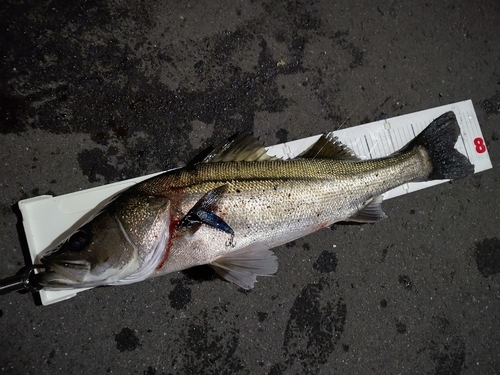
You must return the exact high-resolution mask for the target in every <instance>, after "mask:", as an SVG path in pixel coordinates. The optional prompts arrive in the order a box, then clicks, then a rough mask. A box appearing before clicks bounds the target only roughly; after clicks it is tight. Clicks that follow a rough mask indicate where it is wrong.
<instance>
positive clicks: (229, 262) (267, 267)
mask: <svg viewBox="0 0 500 375" xmlns="http://www.w3.org/2000/svg"><path fill="white" fill-rule="evenodd" d="M210 266H211V267H212V268H213V269H214V270H215V272H217V273H218V274H219V275H220V276H221V277H223V278H224V279H226V280H227V281H230V282H232V283H234V284H236V285H238V286H240V287H241V288H243V289H246V290H248V289H252V288H253V287H254V284H255V282H256V281H257V276H271V275H273V274H275V273H276V271H277V270H278V258H277V257H276V255H274V253H273V252H272V251H271V250H269V248H268V247H267V246H265V245H263V244H260V243H253V244H251V245H249V246H247V247H244V248H243V249H240V250H237V251H235V252H232V253H229V254H227V255H224V256H222V257H220V258H218V259H217V260H215V261H214V262H212V263H211V264H210Z"/></svg>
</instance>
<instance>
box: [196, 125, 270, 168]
mask: <svg viewBox="0 0 500 375" xmlns="http://www.w3.org/2000/svg"><path fill="white" fill-rule="evenodd" d="M205 153H206V151H205ZM268 160H278V158H277V157H275V156H269V155H267V150H266V148H265V147H264V146H262V145H261V143H260V142H259V140H258V139H257V138H255V137H254V136H253V135H252V134H250V133H247V132H244V133H241V134H235V135H233V136H232V137H231V138H229V139H228V140H227V141H226V142H224V143H221V144H220V145H219V146H217V147H216V148H214V149H213V150H209V152H208V153H207V154H206V155H203V158H201V157H199V156H198V157H195V159H193V160H192V161H191V162H190V163H189V165H193V164H197V163H220V162H228V161H256V162H259V161H268Z"/></svg>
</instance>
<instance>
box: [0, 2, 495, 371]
mask: <svg viewBox="0 0 500 375" xmlns="http://www.w3.org/2000/svg"><path fill="white" fill-rule="evenodd" d="M0 14H1V22H0V25H1V26H0V28H1V29H2V31H1V35H2V36H3V37H2V39H1V41H0V46H1V51H2V64H1V66H0V72H1V80H0V87H1V90H0V163H1V164H0V223H1V224H0V226H1V231H0V257H1V258H0V259H1V262H0V277H6V276H10V275H12V274H14V273H15V272H16V271H17V270H18V269H19V268H20V267H21V266H22V265H24V258H23V253H22V246H21V241H20V239H19V237H18V232H17V229H16V223H17V217H16V215H15V213H14V211H13V209H12V207H13V205H15V204H16V202H18V201H19V200H21V199H25V198H28V197H34V196H37V195H41V194H52V195H60V194H65V193H69V192H72V191H76V190H79V189H85V188H89V187H94V186H99V185H102V184H106V183H110V182H114V181H119V180H122V179H126V178H131V177H135V176H140V175H144V174H148V173H152V172H156V171H160V170H164V169H169V168H172V167H176V166H180V165H183V163H185V162H186V161H188V160H189V159H190V157H192V156H193V155H195V154H196V153H197V152H198V151H200V150H201V149H203V148H204V147H206V146H207V145H209V144H212V143H217V142H220V141H222V140H223V139H225V138H226V137H227V136H229V135H231V134H233V133H235V132H236V131H239V130H248V129H250V130H253V132H254V133H255V134H256V135H258V136H260V137H261V139H262V140H263V141H264V142H265V143H266V144H275V143H278V142H283V141H287V140H293V139H297V138H302V137H305V136H309V135H314V134H318V133H322V132H326V131H330V130H335V129H339V128H341V127H342V128H343V127H350V126H355V125H358V124H361V123H366V122H370V121H374V120H378V119H383V118H386V117H393V116H398V115H401V114H407V113H411V112H415V111H418V110H422V109H426V108H430V107H435V106H439V105H441V104H447V103H452V102H456V101H461V100H465V99H469V98H470V99H472V101H473V103H474V105H475V108H476V112H477V115H478V118H479V123H480V124H481V127H482V130H483V134H484V137H485V142H486V145H487V146H488V149H489V152H490V156H491V159H492V163H493V170H489V171H486V172H483V173H480V174H477V175H475V176H473V177H471V178H469V179H467V180H462V181H456V182H452V183H447V184H443V185H440V186H438V187H434V188H431V189H427V190H424V191H421V192H418V193H414V194H411V195H410V196H406V197H400V198H398V199H394V200H391V201H388V202H386V203H385V204H384V208H385V211H386V213H387V214H388V216H389V218H388V219H386V220H384V221H383V222H380V223H377V224H375V225H364V226H341V225H336V226H334V227H332V228H331V230H330V229H326V230H322V231H320V232H318V233H316V234H313V235H310V236H308V237H305V238H303V239H300V240H298V241H295V242H293V243H290V244H287V245H286V246H283V247H282V248H278V249H277V251H276V252H277V255H278V257H279V260H280V269H279V271H278V274H277V276H276V277H273V278H261V279H260V280H259V282H258V283H257V284H256V287H255V289H253V290H252V291H250V292H244V291H242V290H241V289H239V288H237V287H236V286H234V285H231V284H229V283H226V282H224V281H221V280H219V279H218V278H216V277H214V276H213V274H211V273H210V272H207V271H206V270H204V269H198V270H194V271H191V272H188V273H177V274H172V275H169V276H165V277H162V278H158V279H155V280H150V281H146V282H142V283H139V284H134V285H130V286H125V287H110V288H98V289H94V290H91V291H87V292H85V293H81V294H80V295H78V296H77V297H76V298H73V299H71V300H68V301H65V302H62V303H58V304H55V305H51V306H46V307H44V306H35V304H34V302H33V299H32V298H31V297H30V296H29V295H20V294H18V293H15V294H10V295H7V296H2V297H1V298H0V332H1V340H0V372H1V373H2V374H56V373H64V374H71V373H73V374H76V373H86V374H107V373H115V374H148V375H153V374H158V375H159V374H269V375H279V374H334V373H342V374H354V373H373V374H499V373H500V356H499V354H498V353H499V351H500V329H499V327H500V239H499V238H500V230H499V224H498V223H499V219H500V213H499V202H500V192H499V189H498V186H499V174H498V167H499V160H500V147H499V142H498V139H499V135H500V128H499V124H500V61H499V57H500V53H499V51H500V40H499V37H498V36H499V35H500V3H498V2H497V1H473V2H470V1H441V2H417V1H412V2H402V1H392V2H390V3H389V2H386V3H384V2H381V3H380V4H378V5H377V3H372V2H368V1H346V0H343V1H337V2H330V1H308V2H298V1H288V2H284V1H271V0H270V1H262V2H260V1H254V2H246V1H219V2H208V1H206V2H199V3H196V2H195V3H187V2H185V1H170V2H166V1H151V0H132V1H129V2H122V1H80V2H71V1H60V0H54V1H48V0H41V1H39V0H37V1H32V0H27V1H24V2H14V1H7V2H4V4H3V5H2V7H1V8H0Z"/></svg>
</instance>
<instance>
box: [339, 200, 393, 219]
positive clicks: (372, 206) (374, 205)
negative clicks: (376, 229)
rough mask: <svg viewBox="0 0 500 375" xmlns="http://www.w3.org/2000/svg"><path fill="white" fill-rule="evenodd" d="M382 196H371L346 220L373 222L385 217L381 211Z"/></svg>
mask: <svg viewBox="0 0 500 375" xmlns="http://www.w3.org/2000/svg"><path fill="white" fill-rule="evenodd" d="M382 200H383V198H382V196H381V195H378V196H376V197H373V198H372V199H371V200H370V201H369V202H368V203H367V204H366V206H364V207H363V208H362V209H361V210H359V211H358V212H356V213H355V214H354V215H353V216H351V217H350V218H349V219H347V221H354V222H357V223H375V222H377V221H380V220H382V219H385V218H386V217H387V215H386V214H385V213H384V211H382Z"/></svg>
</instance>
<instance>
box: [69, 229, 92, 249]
mask: <svg viewBox="0 0 500 375" xmlns="http://www.w3.org/2000/svg"><path fill="white" fill-rule="evenodd" d="M88 242H89V235H88V234H87V232H86V231H84V230H81V229H80V230H79V231H77V232H75V233H73V235H72V236H71V237H70V238H69V240H68V245H69V250H70V251H74V252H77V251H82V250H83V249H85V246H87V244H88Z"/></svg>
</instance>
